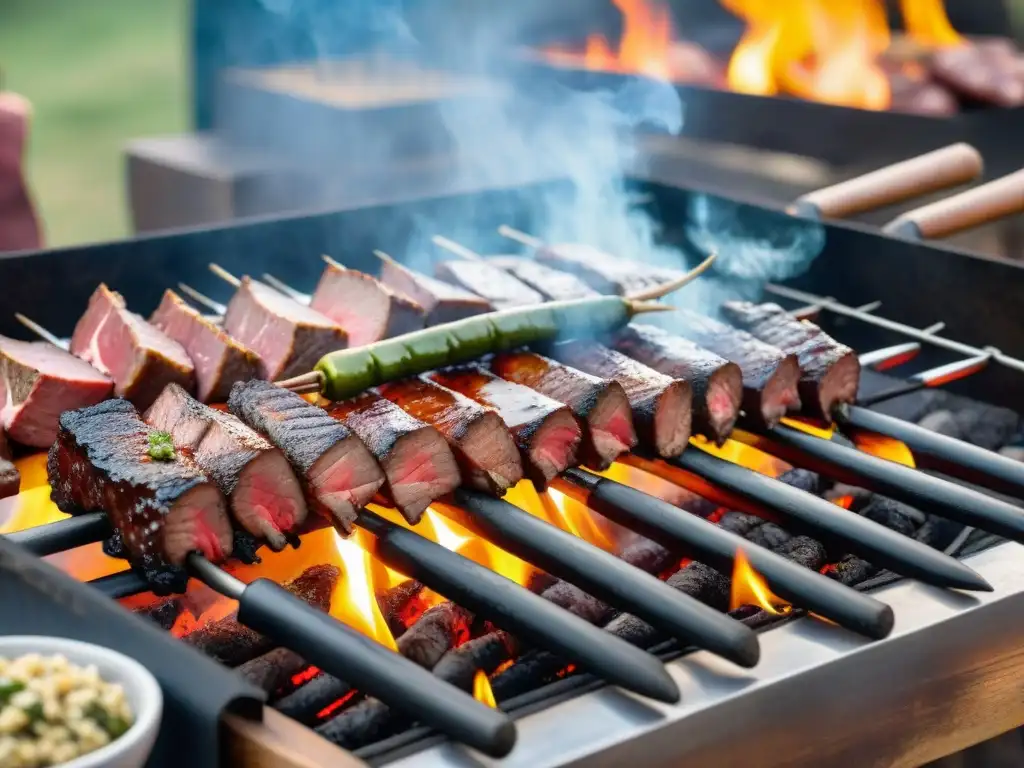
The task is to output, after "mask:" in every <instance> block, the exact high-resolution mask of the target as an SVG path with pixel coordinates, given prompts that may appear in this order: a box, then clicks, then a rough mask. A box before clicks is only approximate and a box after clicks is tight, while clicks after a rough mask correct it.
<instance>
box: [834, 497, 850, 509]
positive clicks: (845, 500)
mask: <svg viewBox="0 0 1024 768" xmlns="http://www.w3.org/2000/svg"><path fill="white" fill-rule="evenodd" d="M832 503H833V504H835V505H836V506H837V507H842V508H843V509H849V508H850V507H852V506H853V496H850V495H849V494H847V495H845V496H840V497H839V498H837V499H832Z"/></svg>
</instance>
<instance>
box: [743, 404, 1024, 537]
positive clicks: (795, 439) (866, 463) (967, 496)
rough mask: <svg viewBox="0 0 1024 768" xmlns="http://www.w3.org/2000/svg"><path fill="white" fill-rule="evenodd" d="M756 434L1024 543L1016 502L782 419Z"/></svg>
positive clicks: (777, 448) (1022, 514)
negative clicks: (789, 423) (823, 437)
mask: <svg viewBox="0 0 1024 768" xmlns="http://www.w3.org/2000/svg"><path fill="white" fill-rule="evenodd" d="M757 434H758V435H759V436H760V437H764V438H765V439H767V440H768V441H769V442H771V443H772V447H771V449H770V452H771V453H774V454H776V455H778V456H779V457H780V458H783V459H785V460H786V461H789V462H790V463H792V464H796V465H798V466H803V467H806V468H808V469H814V470H816V471H820V472H824V473H826V474H828V475H829V476H830V477H831V478H832V479H834V480H839V481H841V482H846V483H850V484H852V485H857V486H860V487H861V488H866V489H867V490H869V491H874V492H875V493H881V494H884V495H886V496H890V497H892V498H894V499H897V500H899V501H902V502H904V503H906V504H909V505H911V506H913V507H918V508H920V509H921V510H922V511H923V512H930V513H932V514H936V515H939V516H940V517H945V518H948V519H950V520H955V521H956V522H958V523H963V524H964V525H971V526H974V527H975V528H979V529H981V530H983V531H988V532H989V533H994V534H997V535H999V536H1004V537H1006V538H1008V539H1012V540H1013V541H1017V542H1020V543H1024V510H1022V509H1020V508H1019V507H1015V506H1014V505H1013V504H1009V503H1007V502H1005V501H1002V500H1000V499H996V498H993V497H992V496H987V495H986V494H984V493H981V492H979V491H975V490H973V489H971V488H965V487H964V486H962V485H957V484H956V483H951V482H949V481H946V480H943V479H941V478H938V477H934V476H933V475H929V474H926V473H925V472H920V471H918V470H916V469H914V468H913V467H907V466H904V465H903V464H897V463H896V462H895V461H888V460H887V459H882V458H879V457H878V456H872V455H871V454H869V453H864V452H863V451H859V450H857V449H856V448H848V447H847V446H845V445H841V444H839V443H836V442H834V441H831V440H822V439H821V438H820V437H815V436H814V435H810V434H808V433H806V432H803V431H801V430H799V429H794V428H793V427H787V426H785V425H781V424H780V425H779V426H777V427H774V428H773V429H771V430H766V431H764V432H758V433H757Z"/></svg>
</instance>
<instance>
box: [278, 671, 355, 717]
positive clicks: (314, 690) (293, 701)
mask: <svg viewBox="0 0 1024 768" xmlns="http://www.w3.org/2000/svg"><path fill="white" fill-rule="evenodd" d="M350 695H352V686H351V685H349V684H348V683H346V682H345V681H344V680H339V679H338V678H336V677H334V675H329V674H327V673H326V672H321V673H320V674H318V675H317V676H316V677H314V678H313V679H312V680H310V681H309V682H307V683H306V684H305V685H303V686H300V687H299V688H296V689H295V690H294V691H292V692H291V693H289V694H288V695H286V696H282V697H281V698H280V699H278V700H277V701H276V702H275V703H274V709H276V710H277V711H278V712H280V713H281V714H282V715H286V716H287V717H290V718H291V719H292V720H296V721H298V722H300V723H302V724H303V725H313V724H315V723H317V722H318V721H319V720H320V719H321V718H320V717H319V715H320V713H321V712H323V711H324V710H325V709H326V708H327V707H329V706H331V704H333V703H334V702H336V701H339V700H341V699H343V698H345V697H346V696H350Z"/></svg>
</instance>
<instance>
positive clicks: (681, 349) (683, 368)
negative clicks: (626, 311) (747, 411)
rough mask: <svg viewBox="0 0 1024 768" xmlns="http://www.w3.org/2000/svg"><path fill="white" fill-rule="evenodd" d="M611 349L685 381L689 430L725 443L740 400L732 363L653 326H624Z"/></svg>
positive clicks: (739, 375)
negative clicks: (690, 394)
mask: <svg viewBox="0 0 1024 768" xmlns="http://www.w3.org/2000/svg"><path fill="white" fill-rule="evenodd" d="M615 348H616V349H617V350H619V352H622V353H623V354H626V355H629V356H630V357H632V358H633V359H634V360H636V361H638V362H641V363H643V364H644V365H649V366H650V367H651V368H653V369H654V370H656V371H658V372H660V373H664V374H665V375H666V376H671V377H672V378H674V379H683V380H685V381H688V382H689V383H690V389H692V390H693V431H694V432H697V433H699V434H702V435H704V436H705V437H706V438H708V439H709V440H713V441H714V442H716V443H717V444H718V445H721V444H722V443H724V442H725V440H726V438H727V437H729V433H730V432H732V428H733V425H734V424H735V423H736V418H737V417H738V416H739V412H740V401H741V400H742V399H743V374H742V372H741V371H740V367H739V366H738V365H736V363H731V362H729V361H728V360H725V359H724V358H721V357H719V356H718V355H716V354H715V353H713V352H709V351H707V350H706V349H704V348H703V347H699V346H697V345H696V344H694V343H693V342H692V341H688V340H687V339H684V338H682V337H680V336H675V335H673V334H671V333H668V332H667V331H664V330H662V329H661V328H658V327H656V326H653V325H640V324H632V325H629V326H626V327H625V328H623V329H622V330H621V331H620V332H619V333H618V334H617V335H616V337H615Z"/></svg>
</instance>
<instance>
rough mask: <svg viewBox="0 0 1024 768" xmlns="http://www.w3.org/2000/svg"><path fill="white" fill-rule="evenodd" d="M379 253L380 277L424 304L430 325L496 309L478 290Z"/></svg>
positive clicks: (422, 305) (420, 303)
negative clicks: (418, 270)
mask: <svg viewBox="0 0 1024 768" xmlns="http://www.w3.org/2000/svg"><path fill="white" fill-rule="evenodd" d="M377 256H378V258H380V260H381V270H380V279H381V280H382V281H383V282H384V284H385V285H387V286H390V287H391V288H394V289H395V290H396V291H399V292H401V293H404V294H405V295H406V296H408V297H409V298H411V299H412V300H413V301H415V302H416V303H417V304H419V305H420V306H421V307H423V309H424V310H425V311H426V313H427V325H440V324H441V323H449V322H451V321H453V320H461V319H462V318H464V317H471V316H472V315H479V314H482V313H484V312H490V311H491V310H492V309H494V308H493V307H492V306H491V305H490V302H488V301H487V300H486V299H483V298H481V297H479V296H477V295H476V294H473V293H470V292H469V291H465V290H463V289H462V288H458V287H456V286H454V285H449V284H448V283H446V282H444V281H443V280H436V279H434V278H433V277H427V276H426V275H421V274H420V273H418V272H413V271H412V270H411V269H409V268H408V267H404V266H402V265H401V264H399V263H398V262H397V261H395V260H394V259H392V258H391V257H390V256H388V255H387V254H383V253H380V252H377Z"/></svg>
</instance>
